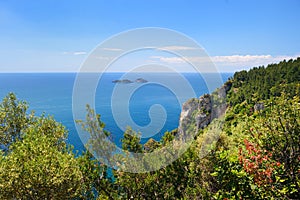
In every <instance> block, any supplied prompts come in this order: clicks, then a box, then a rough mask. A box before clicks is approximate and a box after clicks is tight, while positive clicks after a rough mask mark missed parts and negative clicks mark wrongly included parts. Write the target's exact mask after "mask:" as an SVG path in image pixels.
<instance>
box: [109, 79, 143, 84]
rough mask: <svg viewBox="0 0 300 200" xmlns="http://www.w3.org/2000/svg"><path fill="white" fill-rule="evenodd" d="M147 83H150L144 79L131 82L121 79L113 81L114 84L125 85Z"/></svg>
mask: <svg viewBox="0 0 300 200" xmlns="http://www.w3.org/2000/svg"><path fill="white" fill-rule="evenodd" d="M134 82H136V83H147V82H148V81H147V80H145V79H143V78H138V79H136V80H135V81H131V80H129V79H119V80H113V81H112V83H124V84H128V83H134Z"/></svg>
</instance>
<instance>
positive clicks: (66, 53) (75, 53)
mask: <svg viewBox="0 0 300 200" xmlns="http://www.w3.org/2000/svg"><path fill="white" fill-rule="evenodd" d="M62 54H63V55H74V56H78V55H85V54H87V52H85V51H75V52H69V51H65V52H63V53H62Z"/></svg>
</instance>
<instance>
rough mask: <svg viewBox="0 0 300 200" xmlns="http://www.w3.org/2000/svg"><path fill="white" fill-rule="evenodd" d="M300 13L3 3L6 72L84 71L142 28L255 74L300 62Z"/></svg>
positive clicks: (159, 4) (58, 0)
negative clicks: (119, 38)
mask: <svg viewBox="0 0 300 200" xmlns="http://www.w3.org/2000/svg"><path fill="white" fill-rule="evenodd" d="M299 9H300V1H299V0H190V1H189V0H185V1H184V0H127V1H125V0H118V1H116V0H110V1H101V0H97V1H96V0H87V1H79V0H72V1H69V0H43V1H37V0H36V1H35V0H22V1H20V0H0V72H8V71H77V70H78V69H79V67H80V65H81V64H82V62H83V61H84V60H85V59H86V58H87V56H88V53H89V52H90V51H92V50H93V49H94V48H95V47H96V46H97V45H98V44H99V43H100V42H102V41H103V40H105V39H106V38H108V37H111V36H112V35H114V34H117V33H119V32H122V31H126V30H129V29H134V28H142V27H162V28H168V29H173V30H176V31H179V32H182V33H183V34H186V35H187V36H189V37H191V38H193V39H194V40H196V41H197V42H198V43H199V44H200V45H201V46H202V47H204V48H205V49H206V51H207V53H208V54H209V55H210V56H211V58H212V60H213V61H214V62H215V64H216V66H217V67H218V69H219V70H220V71H231V72H232V71H236V70H240V69H248V68H249V67H251V66H257V65H261V64H267V63H272V62H278V61H280V60H282V59H289V58H295V57H297V56H300V45H299V44H300V37H299V35H300V28H299V22H300V12H299ZM132 59H133V58H132ZM127 60H129V59H127ZM161 60H163V59H161ZM164 61H166V59H164ZM167 61H168V62H170V63H172V57H170V58H169V59H167ZM174 61H175V58H174ZM128 62H129V63H130V61H128ZM177 64H178V63H177Z"/></svg>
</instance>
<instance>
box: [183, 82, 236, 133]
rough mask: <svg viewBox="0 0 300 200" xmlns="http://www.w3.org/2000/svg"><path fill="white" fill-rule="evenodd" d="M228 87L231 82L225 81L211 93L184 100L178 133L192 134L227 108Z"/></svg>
mask: <svg viewBox="0 0 300 200" xmlns="http://www.w3.org/2000/svg"><path fill="white" fill-rule="evenodd" d="M230 88H231V84H230V83H229V82H227V83H225V84H224V85H223V86H222V87H221V88H219V89H217V90H216V91H215V92H213V93H212V94H205V95H203V96H201V97H200V98H193V99H190V100H188V101H187V102H185V103H184V104H183V106H182V111H181V114H180V120H179V127H178V132H179V134H180V135H182V136H185V135H187V134H189V135H190V134H193V135H194V134H196V133H198V130H199V129H203V128H205V127H206V126H208V125H209V124H210V123H211V121H212V120H213V119H215V118H218V117H220V116H221V115H223V114H224V113H225V111H226V108H227V104H226V94H227V92H228V91H229V90H230Z"/></svg>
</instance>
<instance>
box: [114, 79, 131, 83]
mask: <svg viewBox="0 0 300 200" xmlns="http://www.w3.org/2000/svg"><path fill="white" fill-rule="evenodd" d="M112 82H113V83H133V82H132V81H131V80H128V79H123V80H113V81H112Z"/></svg>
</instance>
